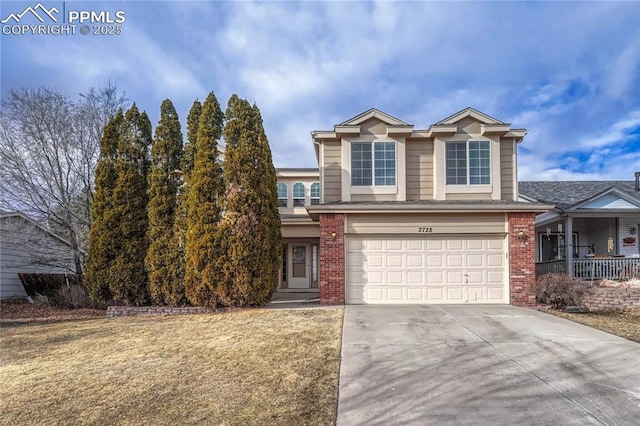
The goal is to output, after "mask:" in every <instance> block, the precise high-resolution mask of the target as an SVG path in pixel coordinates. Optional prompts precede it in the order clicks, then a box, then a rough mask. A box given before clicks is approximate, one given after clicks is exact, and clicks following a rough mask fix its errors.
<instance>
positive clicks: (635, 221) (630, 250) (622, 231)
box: [617, 215, 640, 257]
mask: <svg viewBox="0 0 640 426" xmlns="http://www.w3.org/2000/svg"><path fill="white" fill-rule="evenodd" d="M618 221H619V223H618V228H619V235H618V241H617V243H618V246H619V247H620V254H624V255H625V256H626V257H638V256H640V248H639V244H638V227H640V215H637V216H636V217H621V218H620V219H618ZM631 227H634V228H636V233H635V234H632V233H631V232H630V229H631ZM629 237H631V238H635V239H636V244H635V246H629V247H625V246H624V244H623V239H624V238H629Z"/></svg>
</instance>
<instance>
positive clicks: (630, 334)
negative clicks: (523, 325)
mask: <svg viewBox="0 0 640 426" xmlns="http://www.w3.org/2000/svg"><path fill="white" fill-rule="evenodd" d="M548 312H549V313H550V314H553V315H556V316H559V317H562V318H566V319H569V320H571V321H575V322H578V323H580V324H584V325H588V326H589V327H593V328H597V329H598V330H602V331H606V332H607V333H611V334H615V335H616V336H620V337H624V338H625V339H629V340H633V341H634V342H639V343H640V308H627V309H623V310H619V311H611V312H590V313H568V312H560V311H554V310H549V311H548Z"/></svg>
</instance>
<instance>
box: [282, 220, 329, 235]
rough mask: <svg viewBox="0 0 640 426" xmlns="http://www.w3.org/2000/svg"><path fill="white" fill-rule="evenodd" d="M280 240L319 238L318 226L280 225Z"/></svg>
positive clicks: (317, 224) (315, 224) (316, 224)
mask: <svg viewBox="0 0 640 426" xmlns="http://www.w3.org/2000/svg"><path fill="white" fill-rule="evenodd" d="M282 238H320V224H319V223H317V222H316V223H312V224H311V223H310V224H308V225H306V224H305V225H289V224H286V223H283V224H282Z"/></svg>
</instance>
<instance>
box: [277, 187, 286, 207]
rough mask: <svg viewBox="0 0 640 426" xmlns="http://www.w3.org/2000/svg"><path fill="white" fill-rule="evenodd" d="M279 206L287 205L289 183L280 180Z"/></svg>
mask: <svg viewBox="0 0 640 426" xmlns="http://www.w3.org/2000/svg"><path fill="white" fill-rule="evenodd" d="M278 207H287V184H286V183H282V182H278Z"/></svg>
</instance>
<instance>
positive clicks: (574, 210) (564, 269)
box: [519, 173, 640, 279]
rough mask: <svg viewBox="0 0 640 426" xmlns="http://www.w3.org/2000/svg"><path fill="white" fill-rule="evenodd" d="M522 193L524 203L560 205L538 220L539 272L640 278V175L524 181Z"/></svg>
mask: <svg viewBox="0 0 640 426" xmlns="http://www.w3.org/2000/svg"><path fill="white" fill-rule="evenodd" d="M519 189H520V196H521V197H522V198H523V199H525V200H529V201H533V202H542V203H546V204H552V205H554V206H555V208H554V209H553V210H551V211H549V212H546V213H543V214H540V215H538V216H537V217H536V262H538V263H537V271H538V273H545V272H560V273H568V274H570V275H575V276H577V277H580V278H594V279H598V278H608V279H618V278H628V277H632V276H638V275H640V244H639V243H638V232H639V229H640V173H636V180H635V181H583V182H520V183H519ZM567 235H571V238H567Z"/></svg>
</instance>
